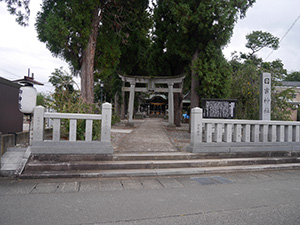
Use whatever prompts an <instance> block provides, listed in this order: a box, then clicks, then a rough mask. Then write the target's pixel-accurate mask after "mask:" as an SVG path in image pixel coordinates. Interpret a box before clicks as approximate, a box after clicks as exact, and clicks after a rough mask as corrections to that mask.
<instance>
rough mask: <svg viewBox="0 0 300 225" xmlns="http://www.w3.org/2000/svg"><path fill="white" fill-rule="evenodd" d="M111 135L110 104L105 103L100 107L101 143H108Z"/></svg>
mask: <svg viewBox="0 0 300 225" xmlns="http://www.w3.org/2000/svg"><path fill="white" fill-rule="evenodd" d="M110 134H111V104H110V103H108V102H106V103H104V104H103V105H102V121H101V142H107V143H110Z"/></svg>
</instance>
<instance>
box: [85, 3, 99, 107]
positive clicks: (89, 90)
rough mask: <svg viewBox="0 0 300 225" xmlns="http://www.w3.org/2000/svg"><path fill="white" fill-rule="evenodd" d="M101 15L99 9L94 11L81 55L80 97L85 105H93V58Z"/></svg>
mask: <svg viewBox="0 0 300 225" xmlns="http://www.w3.org/2000/svg"><path fill="white" fill-rule="evenodd" d="M101 19H102V13H101V14H100V15H99V9H97V10H95V12H94V18H93V22H92V27H91V29H92V32H91V34H90V37H89V41H88V43H87V46H86V48H85V49H84V50H83V53H82V63H81V74H80V77H81V97H82V98H83V100H84V101H85V102H86V103H94V58H95V52H96V43H97V35H98V30H99V23H100V21H101Z"/></svg>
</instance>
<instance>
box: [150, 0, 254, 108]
mask: <svg viewBox="0 0 300 225" xmlns="http://www.w3.org/2000/svg"><path fill="white" fill-rule="evenodd" d="M254 2H255V1H254V0H249V1H248V0H242V1H233V0H230V1H225V0H221V1H220V0H203V1H196V0H188V1H186V0H178V1H173V0H163V1H161V0H159V1H157V7H156V8H155V10H154V36H153V42H154V43H153V51H152V52H151V53H150V55H149V59H150V60H152V61H155V60H157V61H156V64H155V63H153V64H154V65H158V66H157V67H158V68H155V69H154V72H156V73H158V72H160V73H162V72H163V73H173V74H174V73H176V72H182V71H184V70H185V71H186V72H187V73H188V74H190V75H191V79H190V81H191V97H192V106H191V107H195V106H199V102H200V101H199V100H200V96H201V97H224V96H226V95H228V88H229V83H230V69H229V66H228V64H227V62H226V60H225V59H224V57H223V55H222V51H221V48H222V47H223V46H225V45H226V44H227V43H228V41H229V39H230V37H231V35H232V31H233V28H234V25H235V22H236V21H237V19H238V18H243V17H244V16H245V13H246V11H247V9H248V8H249V7H251V6H252V5H253V3H254ZM174 71H175V72H174Z"/></svg>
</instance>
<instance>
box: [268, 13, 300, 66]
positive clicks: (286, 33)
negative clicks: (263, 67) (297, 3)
mask: <svg viewBox="0 0 300 225" xmlns="http://www.w3.org/2000/svg"><path fill="white" fill-rule="evenodd" d="M299 19H300V15H299V16H298V17H297V19H295V21H294V22H293V23H292V25H291V26H290V28H289V29H288V30H287V31H286V32H285V34H284V35H283V36H282V38H281V39H280V40H279V44H280V43H281V42H282V40H283V39H284V38H285V37H286V36H287V35H288V33H289V32H290V31H291V29H292V28H293V27H294V26H295V24H296V23H297V21H298V20H299ZM273 52H274V50H272V51H271V52H270V54H269V55H268V56H267V58H265V61H266V60H267V59H268V58H269V57H270V56H271V55H272V54H273Z"/></svg>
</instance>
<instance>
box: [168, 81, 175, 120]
mask: <svg viewBox="0 0 300 225" xmlns="http://www.w3.org/2000/svg"><path fill="white" fill-rule="evenodd" d="M168 89H169V92H168V110H169V125H171V126H174V93H173V83H169V84H168Z"/></svg>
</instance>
